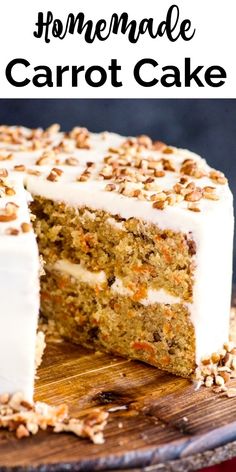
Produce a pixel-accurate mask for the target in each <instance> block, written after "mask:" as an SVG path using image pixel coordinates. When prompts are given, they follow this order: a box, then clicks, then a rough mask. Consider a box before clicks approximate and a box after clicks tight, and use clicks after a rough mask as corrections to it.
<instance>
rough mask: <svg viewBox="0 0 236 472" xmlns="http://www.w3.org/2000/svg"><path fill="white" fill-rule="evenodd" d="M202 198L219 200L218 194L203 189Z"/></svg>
mask: <svg viewBox="0 0 236 472" xmlns="http://www.w3.org/2000/svg"><path fill="white" fill-rule="evenodd" d="M202 196H203V198H206V199H207V200H215V201H217V200H219V197H218V195H216V194H215V193H213V192H206V191H204V192H203V194H202Z"/></svg>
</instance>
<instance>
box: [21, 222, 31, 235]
mask: <svg viewBox="0 0 236 472" xmlns="http://www.w3.org/2000/svg"><path fill="white" fill-rule="evenodd" d="M21 229H22V232H23V233H29V232H30V231H31V230H32V225H31V224H30V223H22V224H21Z"/></svg>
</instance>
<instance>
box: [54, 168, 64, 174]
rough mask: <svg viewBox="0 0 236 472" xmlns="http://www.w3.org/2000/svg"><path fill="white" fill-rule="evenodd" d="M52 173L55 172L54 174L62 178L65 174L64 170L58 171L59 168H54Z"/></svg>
mask: <svg viewBox="0 0 236 472" xmlns="http://www.w3.org/2000/svg"><path fill="white" fill-rule="evenodd" d="M52 172H54V173H55V174H57V175H58V176H60V175H62V174H63V170H62V169H58V168H57V167H53V168H52Z"/></svg>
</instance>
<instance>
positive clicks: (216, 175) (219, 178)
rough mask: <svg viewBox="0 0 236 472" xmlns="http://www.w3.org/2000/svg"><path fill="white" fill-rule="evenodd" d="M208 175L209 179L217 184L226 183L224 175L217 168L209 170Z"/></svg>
mask: <svg viewBox="0 0 236 472" xmlns="http://www.w3.org/2000/svg"><path fill="white" fill-rule="evenodd" d="M209 177H210V179H211V180H212V181H213V182H215V183H217V184H221V185H224V184H226V183H227V179H226V177H225V176H224V174H223V172H220V171H218V170H212V171H210V173H209Z"/></svg>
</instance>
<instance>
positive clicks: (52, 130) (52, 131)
mask: <svg viewBox="0 0 236 472" xmlns="http://www.w3.org/2000/svg"><path fill="white" fill-rule="evenodd" d="M59 131H60V125H59V124H58V123H54V124H53V125H50V126H49V127H48V128H47V129H46V130H45V132H46V133H47V134H49V135H52V134H57V133H59Z"/></svg>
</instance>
